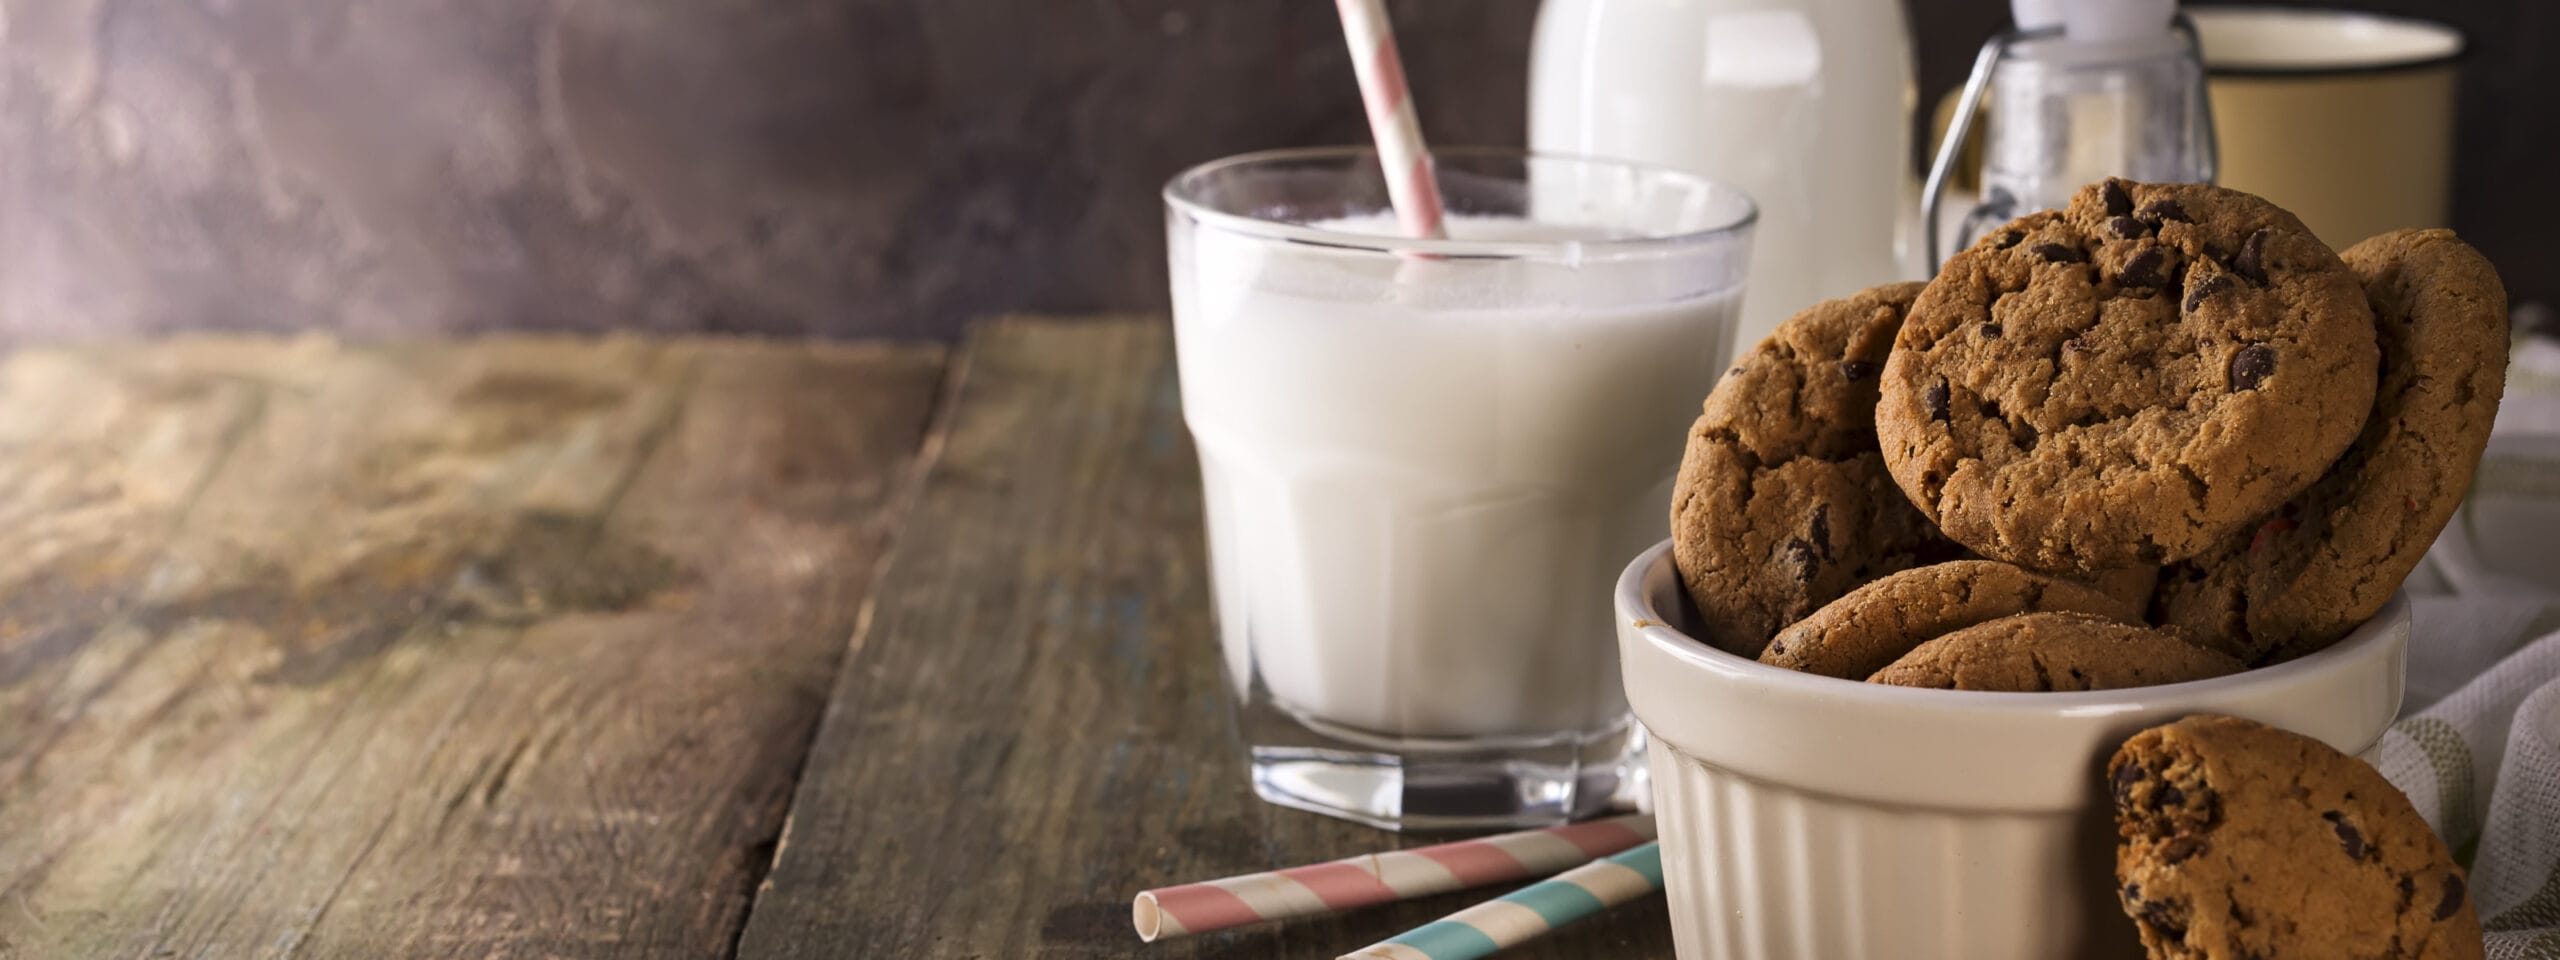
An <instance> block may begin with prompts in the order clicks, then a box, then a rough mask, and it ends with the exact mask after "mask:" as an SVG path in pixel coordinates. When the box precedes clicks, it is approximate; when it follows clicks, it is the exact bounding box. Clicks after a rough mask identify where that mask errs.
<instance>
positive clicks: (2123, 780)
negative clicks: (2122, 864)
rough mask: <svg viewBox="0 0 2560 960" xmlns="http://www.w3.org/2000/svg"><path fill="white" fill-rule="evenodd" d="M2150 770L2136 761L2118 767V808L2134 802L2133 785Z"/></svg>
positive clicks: (2129, 888)
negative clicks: (2143, 767)
mask: <svg viewBox="0 0 2560 960" xmlns="http://www.w3.org/2000/svg"><path fill="white" fill-rule="evenodd" d="M2148 772H2149V771H2146V770H2144V769H2142V765H2141V764H2135V763H2128V764H2125V765H2124V766H2121V767H2117V768H2116V776H2115V781H2116V807H2117V808H2118V809H2122V808H2124V807H2125V806H2127V805H2130V804H2131V803H2133V785H2134V784H2137V783H2141V782H2142V777H2143V774H2145V773H2148ZM2125 889H2126V890H2131V889H2133V888H2131V887H2127V888H2125ZM2129 895H2130V894H2128V896H2129Z"/></svg>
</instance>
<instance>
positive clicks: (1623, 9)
mask: <svg viewBox="0 0 2560 960" xmlns="http://www.w3.org/2000/svg"><path fill="white" fill-rule="evenodd" d="M1911 69H1912V68H1911V39H1910V35H1909V32H1908V30H1907V28H1906V26H1905V22H1904V19H1903V12H1902V3H1901V0H1546V3H1545V5H1544V6H1542V7H1541V8H1540V9H1539V11H1538V24H1537V32H1536V34H1535V36H1534V38H1533V41H1532V47H1531V52H1530V79H1529V145H1530V147H1531V149H1534V150H1541V151H1552V152H1561V153H1574V154H1586V155H1593V156H1602V157H1615V158H1620V159H1627V160H1638V161H1643V162H1647V163H1656V164H1662V165H1665V166H1672V167H1679V168H1682V169H1686V170H1690V171H1692V172H1696V173H1700V174H1704V175H1706V176H1709V177H1713V178H1715V179H1717V180H1721V181H1724V182H1726V183H1730V184H1733V185H1734V186H1737V187H1740V188H1741V189H1742V191H1743V192H1744V193H1747V194H1750V195H1751V197H1752V199H1754V200H1756V201H1758V203H1759V205H1760V221H1759V225H1758V227H1757V233H1756V238H1755V239H1754V240H1753V247H1754V249H1753V252H1752V256H1751V270H1750V276H1749V281H1748V283H1747V284H1746V286H1745V288H1744V291H1743V304H1742V316H1741V321H1740V323H1739V324H1738V326H1737V332H1736V346H1735V349H1736V351H1737V352H1739V351H1741V350H1748V349H1750V347H1751V346H1752V345H1753V344H1755V343H1758V342H1759V341H1760V339H1761V338H1762V337H1765V336H1767V335H1768V333H1769V331H1770V330H1771V329H1772V328H1774V327H1776V326H1777V325H1778V322H1779V321H1781V320H1784V319H1786V317H1787V316H1788V315H1789V314H1792V313H1794V312H1796V311H1797V310H1801V309H1803V308H1805V307H1806V306H1809V305H1811V304H1812V303H1813V302H1814V301H1816V300H1820V299H1823V298H1827V297H1836V296H1840V295H1843V294H1847V293H1850V292H1852V291H1855V290H1858V289H1859V288H1862V287H1867V286H1871V285H1874V284H1878V283H1884V282H1887V281H1891V280H1896V279H1900V278H1901V274H1902V273H1903V271H1902V269H1901V267H1900V252H1899V250H1900V245H1899V238H1900V236H1901V229H1900V224H1901V223H1902V221H1903V220H1904V217H1903V216H1902V214H1903V211H1904V209H1905V207H1906V205H1907V204H1908V202H1909V201H1908V200H1907V199H1906V198H1907V197H1909V196H1910V195H1911V194H1912V189H1911V185H1912V183H1913V177H1912V175H1911V170H1912V163H1911V159H1910V158H1911V124H1910V115H1911V103H1912V97H1913V93H1912V72H1911Z"/></svg>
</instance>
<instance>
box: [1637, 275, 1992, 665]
mask: <svg viewBox="0 0 2560 960" xmlns="http://www.w3.org/2000/svg"><path fill="white" fill-rule="evenodd" d="M1920 287H1921V285H1920V284H1917V283H1900V284H1892V285H1889V286H1883V287H1877V288H1875V289H1872V290H1866V291H1862V292H1860V293H1857V294H1855V295H1852V296H1849V297H1844V298H1842V299H1838V300H1830V301H1825V302H1823V303H1818V304H1815V305H1814V306H1812V307H1811V308H1808V309H1806V310H1805V311H1804V312H1802V313H1798V314H1796V315H1795V316H1794V317H1791V318H1789V319H1788V320H1787V322H1785V323H1783V324H1780V325H1779V327H1778V329H1777V330H1776V332H1774V333H1771V334H1770V335H1769V339H1767V340H1764V341H1761V343H1760V345H1759V346H1757V347H1754V348H1753V349H1752V350H1751V352H1750V353H1748V354H1746V355H1744V356H1743V357H1742V359H1741V361H1740V362H1738V363H1737V364H1735V365H1734V367H1733V369H1732V370H1730V371H1727V372H1726V373H1725V376H1724V379H1723V380H1721V381H1719V382H1718V383H1717V384H1716V388H1715V391H1714V392H1713V393H1711V394H1709V395H1708V396H1707V401H1706V405H1705V410H1704V412H1703V414H1702V415H1700V416H1699V417H1698V420H1697V423H1696V424H1695V425H1694V426H1692V427H1691V428H1690V430H1689V445H1688V450H1687V452H1686V453H1685V454H1684V455H1683V456H1682V458H1681V462H1680V477H1679V481H1678V483H1677V484H1676V485H1675V487H1674V488H1673V492H1672V498H1671V540H1672V558H1673V560H1674V562H1675V563H1676V564H1677V565H1678V567H1679V569H1680V581H1681V583H1682V584H1684V585H1685V586H1686V587H1687V588H1688V591H1689V596H1690V598H1691V599H1692V600H1694V601H1696V603H1697V605H1698V612H1699V613H1700V614H1701V615H1702V616H1701V617H1700V623H1701V625H1702V629H1701V631H1700V632H1701V634H1702V636H1703V639H1705V640H1707V641H1708V642H1709V643H1713V644H1715V645H1716V646H1718V647H1721V648H1723V649H1725V650H1728V651H1731V652H1733V653H1735V654H1737V655H1740V656H1746V657H1752V656H1758V655H1759V654H1760V648H1761V647H1763V646H1765V645H1767V643H1768V642H1769V637H1770V635H1771V634H1774V633H1777V632H1778V628H1779V627H1782V626H1785V625H1787V624H1789V623H1793V622H1795V621H1796V620H1798V619H1800V618H1802V617H1803V616H1804V615H1805V614H1808V613H1811V612H1813V611H1814V609H1815V608H1817V607H1820V606H1822V605H1823V604H1824V603H1827V602H1830V601H1831V599H1832V598H1834V597H1838V596H1839V595H1841V594H1843V593H1847V592H1849V590H1850V589H1851V588H1853V587H1856V586H1858V585H1859V584H1862V583H1865V582H1867V581H1868V580H1869V579H1872V578H1874V577H1876V576H1878V575H1881V574H1886V573H1891V572H1893V571H1896V570H1901V569H1903V568H1906V567H1910V566H1914V565H1917V564H1920V563H1926V562H1929V561H1931V560H1936V559H1943V558H1946V557H1951V556H1954V555H1955V553H1956V552H1957V551H1956V549H1955V548H1954V547H1953V546H1952V545H1950V544H1948V543H1947V542H1946V540H1945V539H1944V538H1942V537H1940V536H1938V534H1937V531H1936V529H1935V528H1933V527H1931V526H1930V525H1929V521H1928V520H1927V518H1924V517H1922V516H1921V515H1920V511H1918V510H1916V509H1913V508H1912V506H1911V502H1910V501H1909V500H1907V499H1905V498H1904V497H1903V496H1902V492H1901V491H1900V490H1897V489H1895V488H1894V485H1893V480H1892V479H1891V478H1890V477H1888V476H1886V474H1885V468H1884V460H1883V457H1882V455H1881V454H1880V453H1879V452H1878V451H1877V449H1876V433H1875V404H1876V376H1877V374H1878V372H1879V371H1880V370H1881V369H1882V368H1883V366H1884V360H1885V355H1886V353H1887V352H1888V351H1889V350H1890V349H1891V348H1892V346H1893V336H1894V331H1895V330H1897V329H1899V328H1900V327H1901V326H1902V317H1903V312H1904V311H1905V310H1907V309H1909V308H1910V306H1911V299H1912V297H1914V296H1917V295H1918V294H1919V292H1920Z"/></svg>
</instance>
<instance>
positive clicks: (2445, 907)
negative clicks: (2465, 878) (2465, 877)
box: [2436, 873, 2463, 920]
mask: <svg viewBox="0 0 2560 960" xmlns="http://www.w3.org/2000/svg"><path fill="white" fill-rule="evenodd" d="M2462 893H2463V889H2462V875H2461V874H2459V873H2448V874H2445V875H2444V899H2443V900H2442V901H2439V902H2438V903H2437V904H2436V919H2438V920H2445V919H2450V918H2451V917H2452V916H2453V915H2454V914H2456V913H2459V912H2461V910H2462Z"/></svg>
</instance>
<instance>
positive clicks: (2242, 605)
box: [2156, 230, 2507, 664]
mask: <svg viewBox="0 0 2560 960" xmlns="http://www.w3.org/2000/svg"><path fill="white" fill-rule="evenodd" d="M2341 256H2342V257H2343V258H2344V259H2345V261H2346V263H2347V266H2348V267H2349V268H2350V269H2352V270H2354V271H2355V274H2356V277H2357V278H2358V280H2359V281H2360V282H2362V284H2363V285H2364V290H2365V296H2366V298H2367V299H2368V300H2369V301H2370V302H2371V303H2372V306H2373V311H2374V325H2375V328H2376V331H2377V333H2378V336H2379V340H2380V343H2381V348H2382V372H2381V386H2380V388H2379V390H2378V391H2377V392H2376V395H2375V397H2374V404H2373V412H2372V414H2371V416H2369V417H2368V418H2367V419H2366V420H2365V424H2364V431H2363V433H2361V434H2360V435H2358V436H2357V437H2356V441H2355V444H2354V445H2353V446H2350V447H2348V448H2347V453H2346V455H2345V456H2343V457H2340V458H2339V459H2338V462H2337V463H2336V464H2334V465H2332V466H2331V467H2330V468H2329V470H2328V472H2327V473H2325V474H2323V475H2322V476H2321V477H2320V479H2319V480H2318V481H2317V482H2315V483H2313V484H2312V486H2311V488H2310V489H2308V490H2305V491H2303V492H2302V493H2301V494H2299V495H2296V496H2295V497H2294V498H2293V499H2291V500H2289V501H2286V502H2285V504H2284V505H2283V506H2282V507H2281V508H2279V509H2278V510H2277V511H2276V512H2275V513H2273V514H2271V515H2269V516H2266V517H2262V518H2260V519H2259V520H2258V521H2257V522H2255V523H2253V524H2251V525H2250V526H2249V527H2248V528H2246V529H2243V530H2242V531H2240V532H2239V533H2237V534H2234V535H2233V536H2231V537H2229V538H2227V539H2225V540H2224V541H2223V542H2222V543H2221V544H2219V545H2217V546H2215V547H2214V548H2213V549H2211V550H2209V551H2207V552H2205V553H2203V554H2201V555H2198V556H2196V557H2193V558H2190V559H2188V560H2185V561H2182V562H2180V563H2178V564H2176V565H2175V566H2174V567H2172V568H2171V569H2170V570H2168V571H2166V572H2165V573H2164V574H2163V576H2162V578H2161V582H2160V587H2159V595H2158V600H2157V604H2156V615H2157V617H2158V618H2159V619H2160V621H2161V622H2163V623H2168V624H2173V625H2175V626H2178V627H2180V628H2182V629H2184V630H2186V631H2187V633H2188V634H2190V635H2192V636H2197V637H2204V638H2209V639H2210V640H2212V641H2213V642H2215V643H2216V644H2217V645H2218V646H2220V647H2221V648H2222V649H2223V650H2225V651H2226V652H2229V653H2230V654H2232V655H2233V656H2237V657H2239V658H2240V659H2242V660H2245V661H2248V662H2250V663H2252V664H2264V663H2272V662H2276V661H2280V660H2286V659H2291V658H2293V657H2297V656H2300V655H2302V654H2305V653H2309V652H2311V651H2313V650H2317V649H2320V648H2322V647H2325V646H2328V645H2329V644H2330V643H2333V642H2335V641H2336V640H2337V639H2338V638H2339V637H2343V636H2345V635H2346V634H2347V633H2348V632H2349V631H2351V630H2354V629H2355V627H2356V625H2357V624H2359V623H2363V622H2364V621H2365V620H2366V619H2368V618H2370V617H2372V616H2373V615H2374V614H2375V613H2376V612H2378V611H2380V610H2381V609H2382V605H2383V604H2384V603H2387V602H2389V601H2390V599H2391V594H2392V592H2393V591H2395V590H2397V589H2399V586H2400V581H2402V580H2403V579H2406V578H2407V577H2408V575H2409V572H2410V571H2411V570H2414V569H2416V568H2417V565H2418V561H2419V560H2420V559H2421V558H2423V557H2425V556H2426V552H2427V547H2428V546H2429V545H2430V544H2433V543H2434V542H2435V538H2436V533H2437V532H2438V531H2440V530H2442V529H2444V525H2445V523H2446V522H2447V521H2448V520H2450V519H2451V518H2452V516H2453V512H2454V510H2455V509H2456V508H2457V507H2459V506H2460V505H2461V502H2462V497H2463V494H2464V492H2465V491H2467V490H2468V489H2469V488H2470V486H2471V474H2472V471H2473V470H2474V469H2475V468H2476V467H2478V466H2479V463H2480V454H2481V451H2482V450H2483V449H2485V448H2486V447H2487V445H2488V442H2489V429H2490V426H2491V425H2492V424H2493V423H2494V422H2495V421H2496V419H2497V416H2498V400H2499V395H2500V393H2501V392H2502V391H2503V390H2504V389H2505V385H2506V369H2507V297H2506V288H2505V287H2504V286H2502V285H2501V284H2500V283H2499V281H2498V271H2497V269H2496V268H2495V267H2492V266H2490V265H2489V261H2488V258H2486V257H2483V256H2481V255H2480V253H2479V251H2477V250H2473V249H2472V248H2471V246H2470V245H2469V244H2465V243H2463V242H2462V241H2461V240H2460V239H2457V238H2456V237H2455V236H2454V235H2453V231H2450V230H2402V231H2398V232H2395V233H2387V234H2383V235H2381V236H2378V237H2372V238H2369V239H2367V240H2365V241H2364V242H2362V243H2359V244H2356V245H2355V246H2352V247H2349V248H2347V250H2346V252H2345V253H2344V254H2342V255H2341Z"/></svg>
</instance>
